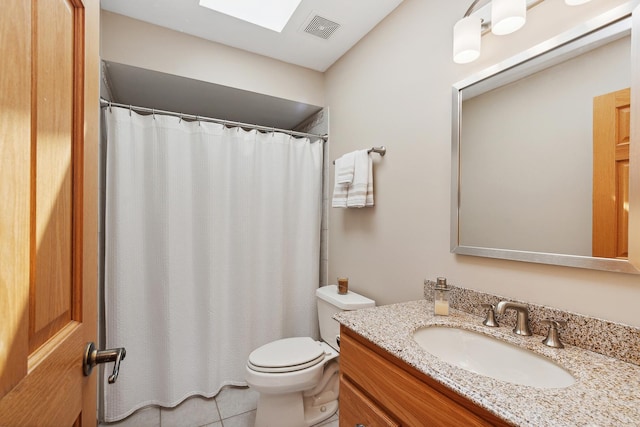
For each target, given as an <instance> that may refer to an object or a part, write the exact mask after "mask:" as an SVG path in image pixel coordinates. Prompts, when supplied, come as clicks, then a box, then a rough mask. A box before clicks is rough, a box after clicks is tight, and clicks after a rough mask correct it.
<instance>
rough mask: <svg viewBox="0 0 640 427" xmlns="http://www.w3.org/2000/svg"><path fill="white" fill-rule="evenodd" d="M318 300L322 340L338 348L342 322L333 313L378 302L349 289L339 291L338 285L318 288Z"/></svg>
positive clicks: (366, 306) (369, 305) (365, 306)
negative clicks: (341, 292) (336, 319)
mask: <svg viewBox="0 0 640 427" xmlns="http://www.w3.org/2000/svg"><path fill="white" fill-rule="evenodd" d="M316 297H317V301H318V321H319V323H320V337H321V338H322V341H324V342H326V343H327V344H329V345H330V346H331V347H333V348H334V349H336V350H338V351H339V350H340V349H339V348H338V343H337V340H336V338H337V337H338V336H339V335H340V324H339V323H338V322H337V321H335V320H333V315H334V314H336V313H339V312H341V311H350V310H359V309H361V308H368V307H374V306H375V305H376V302H375V301H374V300H372V299H369V298H367V297H365V296H362V295H360V294H357V293H355V292H352V291H349V292H348V293H346V294H345V295H340V294H339V293H338V286H337V285H329V286H323V287H321V288H318V289H317V290H316Z"/></svg>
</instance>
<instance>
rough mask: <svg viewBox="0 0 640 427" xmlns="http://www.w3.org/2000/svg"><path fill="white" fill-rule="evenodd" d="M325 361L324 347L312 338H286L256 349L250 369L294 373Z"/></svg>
mask: <svg viewBox="0 0 640 427" xmlns="http://www.w3.org/2000/svg"><path fill="white" fill-rule="evenodd" d="M323 359H324V349H323V347H322V345H321V344H320V343H319V342H317V341H315V340H313V339H311V338H310V337H296V338H285V339H281V340H278V341H273V342H270V343H268V344H265V345H263V346H262V347H259V348H257V349H255V350H254V351H253V352H251V354H250V355H249V362H248V364H249V367H250V368H251V369H253V370H255V371H258V372H292V371H298V370H301V369H305V368H308V367H311V366H314V365H317V364H318V363H320V362H321V361H322V360H323Z"/></svg>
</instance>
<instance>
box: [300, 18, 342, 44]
mask: <svg viewBox="0 0 640 427" xmlns="http://www.w3.org/2000/svg"><path fill="white" fill-rule="evenodd" d="M338 28H340V24H338V23H337V22H333V21H330V20H329V19H327V18H323V17H322V16H320V15H315V16H314V17H313V18H312V19H311V21H309V24H307V26H306V28H305V29H304V32H305V33H309V34H312V35H314V36H316V37H320V38H322V39H325V40H326V39H328V38H329V37H331V35H332V34H333V33H334V32H335V31H336V30H337V29H338Z"/></svg>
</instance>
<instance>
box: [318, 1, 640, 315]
mask: <svg viewBox="0 0 640 427" xmlns="http://www.w3.org/2000/svg"><path fill="white" fill-rule="evenodd" d="M470 3H471V2H470V1H467V0H464V1H463V0H455V1H447V2H444V1H426V0H405V1H404V3H403V4H401V5H400V6H399V7H398V8H397V9H396V10H395V11H394V12H393V13H392V14H391V15H390V16H388V17H387V19H385V21H383V22H382V23H381V24H380V25H378V27H376V28H375V29H374V30H373V31H372V32H371V33H369V35H367V36H366V38H365V39H363V40H362V41H361V42H360V43H359V44H358V45H356V46H355V47H354V48H353V49H351V51H349V52H348V53H347V55H345V56H344V57H343V58H342V59H341V60H339V61H338V62H337V63H336V64H335V65H334V66H333V67H332V68H330V69H329V70H328V71H327V73H326V82H325V85H326V100H327V106H328V107H329V108H330V109H331V128H330V135H331V142H330V158H329V160H331V159H335V158H336V157H338V156H340V155H341V154H343V153H345V152H348V151H352V150H355V149H360V148H365V147H370V146H372V145H386V146H387V148H388V152H387V155H386V156H385V157H384V158H380V157H379V156H374V162H375V165H374V167H375V196H376V206H375V207H374V208H370V209H366V208H365V209H360V210H357V209H331V212H330V218H329V277H330V278H332V277H333V278H335V277H336V276H338V275H346V276H348V277H349V279H350V280H349V282H350V287H351V288H352V289H353V290H355V291H360V292H362V293H364V294H367V295H368V296H370V297H372V298H374V299H375V300H376V301H377V302H378V303H379V304H388V303H392V302H399V301H407V300H412V299H419V298H422V287H423V280H424V278H430V279H434V278H435V277H436V276H446V277H448V279H449V281H450V283H453V284H456V285H459V286H463V287H467V288H473V289H477V290H481V291H485V292H490V293H497V294H501V295H505V296H507V297H511V298H517V299H520V300H525V301H530V302H533V303H538V304H545V305H549V306H552V307H557V308H560V309H563V310H568V311H573V312H577V313H582V314H586V315H591V316H597V317H600V318H605V319H609V320H613V321H619V322H623V323H627V324H631V325H635V326H640V311H639V310H638V301H640V276H635V275H627V274H620V273H608V272H601V271H592V270H584V269H575V268H569V267H557V266H547V265H538V264H531V263H522V262H515V261H504V260H494V259H488V258H479V257H471V256H462V255H454V254H451V253H450V252H449V224H450V209H449V206H450V191H451V190H450V188H451V187H450V179H451V177H450V171H451V170H450V156H451V129H450V127H451V125H450V122H451V85H452V84H453V83H455V82H457V81H459V80H462V79H463V78H464V77H467V76H469V75H471V74H474V73H476V72H478V71H479V70H482V69H484V68H486V67H487V66H489V65H491V64H493V63H496V62H498V61H500V60H502V59H505V58H508V57H509V56H511V55H514V54H515V53H517V52H519V51H520V50H523V49H526V48H528V47H531V46H533V45H535V44H537V43H539V42H542V41H544V40H546V39H548V38H550V37H552V36H555V35H556V34H558V33H560V32H562V31H565V30H568V29H570V28H572V27H573V26H575V25H577V24H578V23H580V22H582V21H584V20H585V19H586V18H588V17H590V16H595V15H596V14H598V13H599V12H602V11H604V10H607V9H609V8H610V7H613V6H616V5H618V4H622V3H624V2H623V1H617V0H608V1H607V0H594V1H592V2H590V3H588V4H586V5H583V6H577V7H573V8H569V6H565V5H564V2H562V1H560V0H554V1H545V2H543V3H542V4H541V5H539V6H536V7H535V8H533V9H532V10H530V13H529V19H528V20H529V22H528V23H527V25H526V26H525V28H524V29H522V30H521V31H519V32H517V33H515V34H513V35H510V36H504V37H496V36H492V35H490V34H489V35H487V36H485V37H483V53H482V56H481V59H480V60H479V61H477V62H476V63H473V64H470V65H457V64H454V63H453V61H452V59H451V54H452V52H451V51H452V28H453V25H454V23H455V22H456V21H457V20H458V19H459V18H460V17H462V15H463V14H464V12H465V10H466V9H467V7H468V6H469V4H470Z"/></svg>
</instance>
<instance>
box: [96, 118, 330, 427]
mask: <svg viewBox="0 0 640 427" xmlns="http://www.w3.org/2000/svg"><path fill="white" fill-rule="evenodd" d="M105 116H106V124H107V162H106V164H107V166H106V205H105V211H106V212H105V317H106V319H105V320H106V345H107V347H108V348H112V347H126V350H127V354H126V358H125V359H124V361H123V362H122V365H121V368H120V376H119V377H118V380H117V382H116V383H115V384H106V379H105V381H104V382H105V386H104V393H103V395H104V405H103V411H104V412H103V418H104V420H105V421H116V420H119V419H121V418H124V417H125V416H127V415H129V414H131V413H132V412H133V411H135V410H136V409H138V408H141V407H143V406H146V405H150V404H156V405H162V406H175V405H176V404H178V403H179V402H181V401H182V400H184V399H185V398H186V397H188V396H190V395H194V394H198V395H202V396H207V397H210V396H214V395H215V394H217V392H218V391H219V390H220V388H221V387H222V386H224V385H229V384H232V385H244V384H245V382H244V369H245V363H246V360H247V357H248V355H249V353H250V352H251V351H252V350H253V349H255V348H256V347H258V346H260V345H262V344H264V343H266V342H268V341H271V340H274V339H279V338H282V337H289V336H315V335H317V326H316V325H317V318H316V315H315V313H316V309H315V292H314V291H315V289H316V288H317V287H318V274H319V248H320V219H321V217H320V216H321V202H322V200H321V197H322V191H321V187H322V161H323V160H322V153H323V150H322V144H321V142H318V141H315V142H310V141H309V139H306V138H304V139H296V138H293V137H290V136H288V135H285V134H281V133H268V134H263V133H260V132H257V131H255V130H253V131H249V132H247V131H244V130H242V129H239V128H232V129H228V128H226V127H224V126H222V125H219V124H214V123H206V122H186V121H184V120H181V119H179V118H177V117H172V116H164V115H159V114H155V116H153V115H148V116H143V115H139V114H136V113H135V112H130V111H129V110H127V109H122V108H115V107H114V108H108V109H106V110H105ZM111 369H112V364H110V365H109V366H107V367H106V369H105V378H106V376H107V375H109V374H110V373H111V372H110V370H111Z"/></svg>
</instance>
